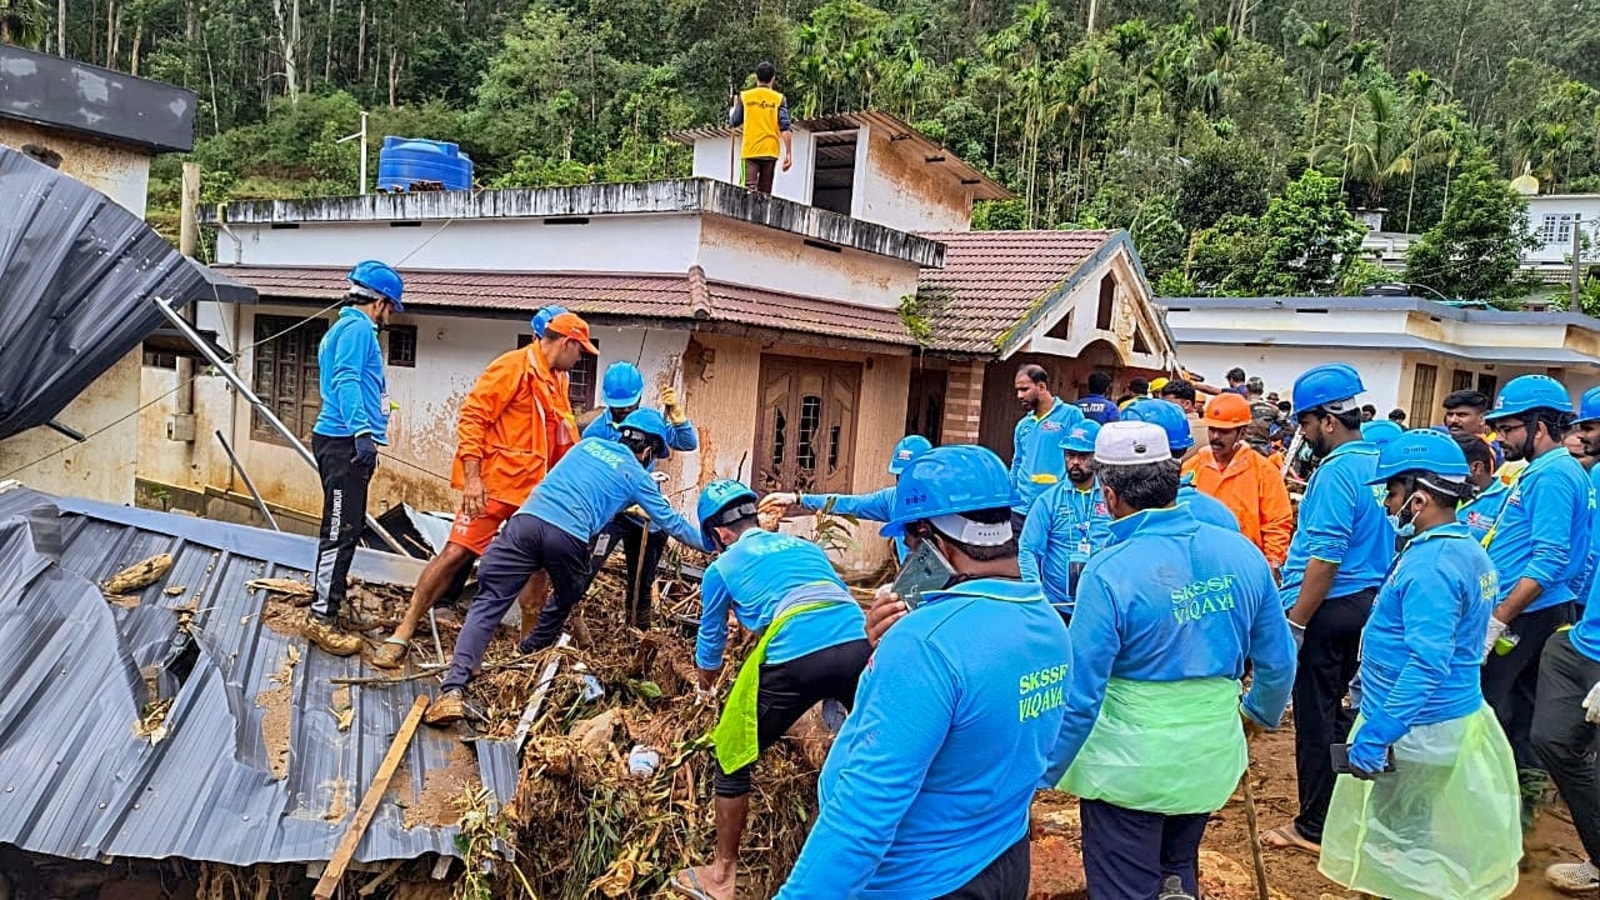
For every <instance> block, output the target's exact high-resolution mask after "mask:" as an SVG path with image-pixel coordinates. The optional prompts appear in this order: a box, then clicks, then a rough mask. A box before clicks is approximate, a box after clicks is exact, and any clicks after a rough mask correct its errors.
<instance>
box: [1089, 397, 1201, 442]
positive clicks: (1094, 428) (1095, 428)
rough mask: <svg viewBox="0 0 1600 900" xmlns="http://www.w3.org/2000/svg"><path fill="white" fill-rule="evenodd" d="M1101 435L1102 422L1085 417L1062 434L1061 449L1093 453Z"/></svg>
mask: <svg viewBox="0 0 1600 900" xmlns="http://www.w3.org/2000/svg"><path fill="white" fill-rule="evenodd" d="M1157 402H1159V401H1157ZM1185 427H1187V423H1185ZM1099 436H1100V423H1099V422H1096V421H1095V420H1093V419H1084V420H1083V421H1082V422H1079V423H1078V424H1076V425H1074V426H1072V427H1071V428H1068V429H1067V431H1066V433H1065V434H1063V435H1062V436H1061V449H1063V450H1065V451H1067V452H1068V453H1093V452H1094V439H1095V438H1096V437H1099Z"/></svg>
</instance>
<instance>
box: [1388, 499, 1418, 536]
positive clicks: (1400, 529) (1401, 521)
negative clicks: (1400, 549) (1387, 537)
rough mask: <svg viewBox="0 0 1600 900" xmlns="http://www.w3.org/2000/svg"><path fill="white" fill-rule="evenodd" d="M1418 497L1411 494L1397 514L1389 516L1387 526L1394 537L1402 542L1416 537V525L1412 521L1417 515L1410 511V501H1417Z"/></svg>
mask: <svg viewBox="0 0 1600 900" xmlns="http://www.w3.org/2000/svg"><path fill="white" fill-rule="evenodd" d="M1418 496H1419V495H1417V494H1412V495H1411V496H1409V497H1407V498H1406V502H1405V505H1404V506H1401V507H1400V512H1399V514H1398V515H1391V516H1389V526H1390V527H1391V528H1393V529H1394V533H1395V535H1396V536H1397V537H1399V538H1401V539H1402V540H1405V539H1408V538H1414V537H1416V536H1417V523H1416V521H1414V520H1415V519H1416V517H1417V514H1416V513H1415V512H1414V511H1412V509H1411V501H1413V500H1415V499H1417V497H1418Z"/></svg>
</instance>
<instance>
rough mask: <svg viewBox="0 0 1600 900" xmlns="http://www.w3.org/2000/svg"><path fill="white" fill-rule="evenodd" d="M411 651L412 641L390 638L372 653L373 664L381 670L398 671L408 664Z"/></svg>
mask: <svg viewBox="0 0 1600 900" xmlns="http://www.w3.org/2000/svg"><path fill="white" fill-rule="evenodd" d="M410 651H411V642H410V641H402V640H400V639H399V638H389V639H388V640H386V641H384V642H383V643H381V644H379V645H378V649H377V650H374V651H373V652H372V664H373V665H375V666H377V667H378V668H380V669H398V668H400V667H401V666H403V665H405V664H406V654H407V653H409V652H410Z"/></svg>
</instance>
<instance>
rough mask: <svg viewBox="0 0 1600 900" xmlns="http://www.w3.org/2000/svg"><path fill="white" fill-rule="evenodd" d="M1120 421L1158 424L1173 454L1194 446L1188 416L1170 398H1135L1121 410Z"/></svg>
mask: <svg viewBox="0 0 1600 900" xmlns="http://www.w3.org/2000/svg"><path fill="white" fill-rule="evenodd" d="M1122 421H1124V422H1149V423H1150V424H1152V425H1160V426H1161V428H1162V430H1164V431H1166V433H1167V446H1168V447H1170V448H1171V449H1172V452H1173V454H1174V455H1177V454H1179V453H1182V452H1183V451H1185V450H1187V449H1189V448H1190V447H1193V446H1194V434H1193V433H1192V432H1190V431H1189V417H1188V416H1186V415H1184V413H1183V407H1181V406H1179V405H1178V404H1176V403H1173V402H1172V401H1170V400H1154V399H1150V398H1146V399H1143V400H1135V401H1133V402H1132V403H1130V404H1128V408H1127V409H1125V410H1123V411H1122ZM1091 449H1092V448H1091Z"/></svg>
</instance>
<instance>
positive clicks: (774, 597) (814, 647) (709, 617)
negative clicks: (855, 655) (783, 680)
mask: <svg viewBox="0 0 1600 900" xmlns="http://www.w3.org/2000/svg"><path fill="white" fill-rule="evenodd" d="M812 585H831V586H833V587H836V588H838V590H839V594H840V596H841V597H842V599H843V600H844V602H842V603H835V604H833V605H832V606H826V607H822V608H820V609H816V610H813V611H811V612H808V613H804V614H802V615H799V616H796V617H795V618H793V619H790V620H789V621H788V622H787V623H786V624H785V625H784V626H783V628H782V629H780V630H779V631H778V633H777V635H775V636H774V637H773V638H772V643H770V644H768V645H767V659H766V662H767V664H768V665H777V664H778V663H785V662H788V661H789V660H791V659H799V658H800V657H802V656H805V655H806V654H808V653H815V652H817V651H818V650H822V649H825V648H827V647H833V646H835V645H838V644H843V643H846V642H848V641H859V640H865V639H866V637H867V617H866V614H865V613H863V612H862V611H861V606H860V605H859V604H857V603H856V602H855V599H854V598H853V597H851V595H850V589H849V588H847V587H845V584H844V582H843V581H841V580H840V579H839V576H838V574H837V573H835V572H834V570H833V563H831V562H829V561H828V554H826V553H824V552H823V551H822V548H821V547H818V546H817V545H816V544H813V543H811V542H810V541H807V540H802V539H801V538H797V537H794V536H793V535H788V534H774V533H773V532H770V531H763V530H761V529H759V528H752V529H750V530H749V531H746V532H745V533H744V534H741V535H739V539H738V540H736V541H734V542H733V545H732V546H730V547H729V548H728V549H726V550H724V551H722V553H721V554H719V555H718V556H717V558H716V559H715V560H713V561H712V563H711V565H710V566H708V567H707V568H706V576H705V580H704V581H703V582H702V583H701V586H700V608H701V611H700V634H699V636H698V637H697V638H696V639H695V645H694V662H695V665H697V666H699V667H700V668H702V669H716V668H718V667H720V666H721V665H722V654H723V650H724V649H726V648H727V645H728V608H729V607H730V606H731V607H733V615H734V617H735V618H737V619H738V620H739V624H740V625H743V626H744V627H746V628H748V629H750V630H751V631H757V632H759V631H762V630H764V629H765V628H766V627H767V626H768V625H771V624H772V620H773V619H776V618H777V617H778V606H779V604H780V603H781V602H782V601H783V599H784V598H785V597H787V596H789V594H790V593H792V592H793V591H795V590H797V589H799V588H803V587H808V586H812Z"/></svg>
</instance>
